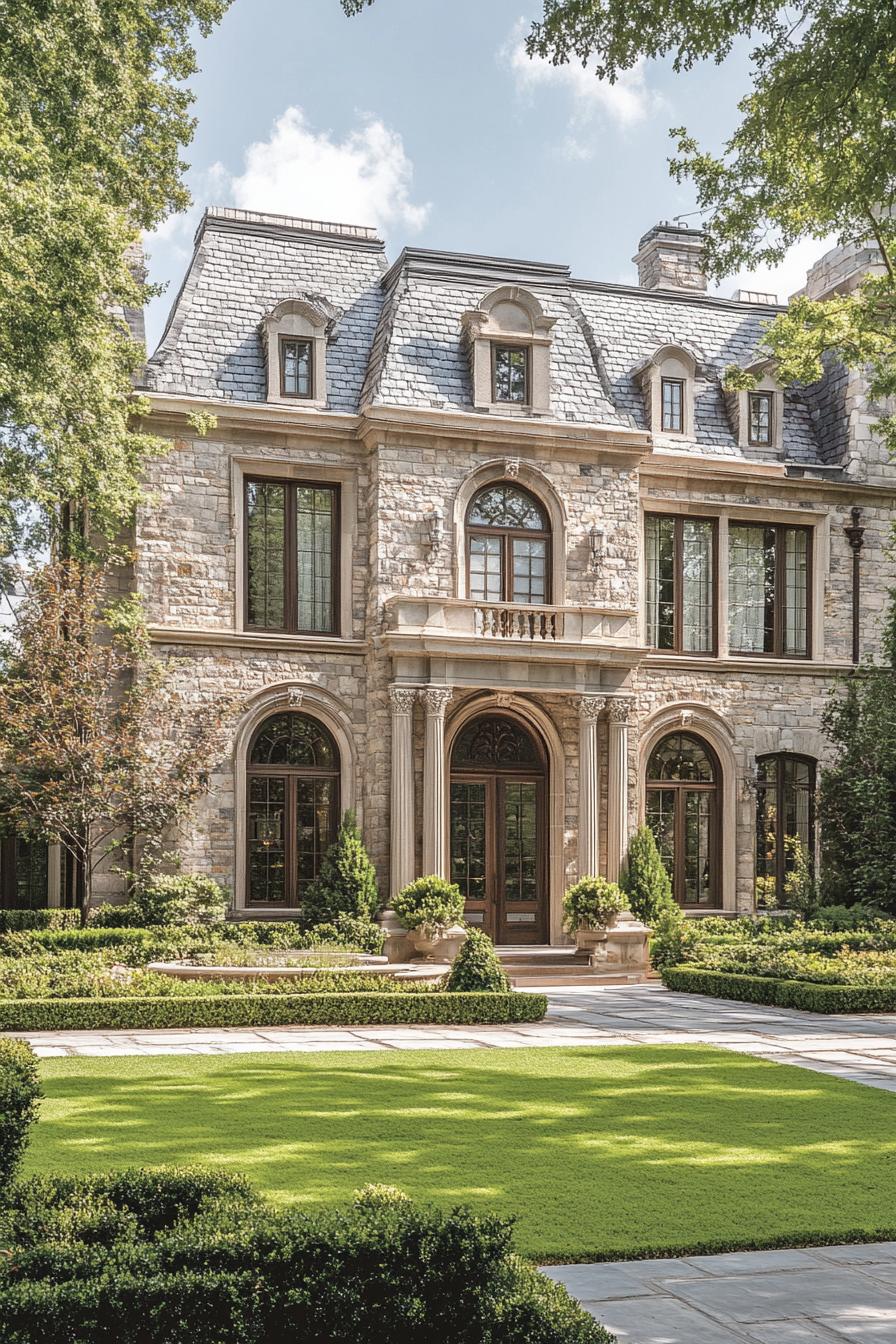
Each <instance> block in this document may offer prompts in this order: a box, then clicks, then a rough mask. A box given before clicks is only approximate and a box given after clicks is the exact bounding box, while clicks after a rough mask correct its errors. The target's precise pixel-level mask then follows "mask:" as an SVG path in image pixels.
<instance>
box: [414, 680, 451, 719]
mask: <svg viewBox="0 0 896 1344" xmlns="http://www.w3.org/2000/svg"><path fill="white" fill-rule="evenodd" d="M453 694H454V688H453V687H452V686H427V687H426V689H425V690H422V691H421V692H420V699H421V700H422V701H423V703H424V705H425V706H426V713H427V714H428V715H432V716H433V717H434V718H439V719H441V718H442V717H443V715H444V713H445V710H446V709H447V708H448V704H449V702H450V700H451V697H452V695H453Z"/></svg>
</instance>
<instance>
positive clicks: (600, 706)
mask: <svg viewBox="0 0 896 1344" xmlns="http://www.w3.org/2000/svg"><path fill="white" fill-rule="evenodd" d="M606 703H607V700H606V696H603V695H582V696H580V697H579V700H578V706H579V718H580V719H588V720H589V721H590V722H594V721H595V720H596V719H599V718H600V716H601V714H602V713H603V710H604V706H605V705H606Z"/></svg>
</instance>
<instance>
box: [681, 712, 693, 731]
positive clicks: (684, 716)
mask: <svg viewBox="0 0 896 1344" xmlns="http://www.w3.org/2000/svg"><path fill="white" fill-rule="evenodd" d="M678 717H679V719H680V721H681V726H682V728H688V727H689V726H690V725H691V724H692V723H693V721H694V711H693V710H692V709H683V710H682V711H681V713H680V714H679V716H678Z"/></svg>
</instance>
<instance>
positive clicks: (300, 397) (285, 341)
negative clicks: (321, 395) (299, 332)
mask: <svg viewBox="0 0 896 1344" xmlns="http://www.w3.org/2000/svg"><path fill="white" fill-rule="evenodd" d="M287 345H307V347H308V391H307V392H289V391H287V388H286V346H287ZM277 349H278V352H279V357H280V395H281V397H290V398H291V399H293V400H295V401H313V399H314V338H313V337H311V336H285V335H282V334H281V336H280V339H279V341H278V345H277Z"/></svg>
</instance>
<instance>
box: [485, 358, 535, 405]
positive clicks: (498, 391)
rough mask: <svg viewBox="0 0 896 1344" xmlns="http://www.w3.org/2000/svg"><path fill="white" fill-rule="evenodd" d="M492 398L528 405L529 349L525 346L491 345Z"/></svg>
mask: <svg viewBox="0 0 896 1344" xmlns="http://www.w3.org/2000/svg"><path fill="white" fill-rule="evenodd" d="M492 400H493V401H508V402H510V403H512V404H513V405H515V406H526V405H528V402H529V351H528V350H527V349H526V347H525V346H522V345H493V346H492Z"/></svg>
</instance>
